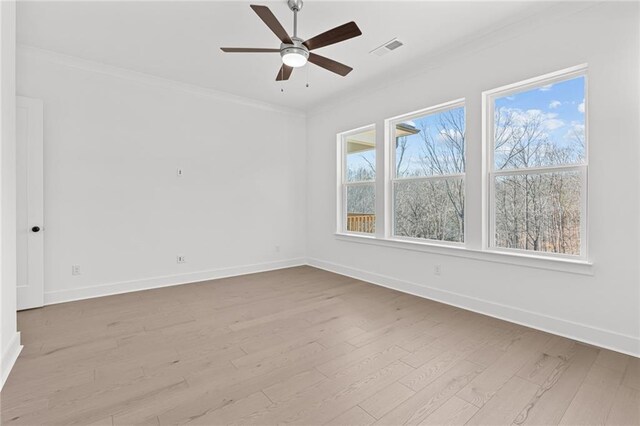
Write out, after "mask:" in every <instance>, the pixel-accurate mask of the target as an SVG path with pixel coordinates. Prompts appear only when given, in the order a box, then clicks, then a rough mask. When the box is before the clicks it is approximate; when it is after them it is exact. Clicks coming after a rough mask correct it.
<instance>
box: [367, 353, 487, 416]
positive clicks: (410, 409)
mask: <svg viewBox="0 0 640 426" xmlns="http://www.w3.org/2000/svg"><path fill="white" fill-rule="evenodd" d="M481 371H482V367H481V366H479V365H478V364H474V363H472V362H469V361H466V360H463V361H460V362H459V363H458V364H457V365H455V366H454V367H452V368H451V369H449V371H447V372H446V373H445V374H443V375H442V376H440V377H439V378H438V379H436V380H434V381H433V382H432V383H431V384H430V385H428V386H427V387H425V388H424V389H422V390H421V391H420V392H417V393H416V394H414V395H413V396H412V397H410V398H409V399H408V400H406V401H405V402H403V403H402V404H400V405H399V406H398V407H396V408H395V409H393V410H391V411H390V412H389V413H387V414H386V415H385V416H383V417H382V418H381V419H379V420H378V421H377V422H376V423H375V424H379V425H417V424H420V423H421V422H423V421H424V420H425V419H426V418H427V417H429V415H431V414H432V413H433V412H434V411H435V410H437V409H438V408H439V407H440V406H441V405H443V404H444V403H445V402H446V401H447V400H448V399H449V398H451V397H452V396H453V395H455V394H456V393H457V392H458V391H460V389H462V388H463V387H464V386H466V385H467V384H468V383H469V382H471V380H473V378H474V377H476V376H477V375H478V374H479V373H480V372H481Z"/></svg>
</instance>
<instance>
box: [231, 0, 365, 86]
mask: <svg viewBox="0 0 640 426" xmlns="http://www.w3.org/2000/svg"><path fill="white" fill-rule="evenodd" d="M287 5H288V6H289V9H291V11H292V12H293V37H289V34H288V33H287V31H286V30H285V29H284V28H283V27H282V25H281V24H280V22H279V21H278V19H277V18H276V17H275V15H274V14H273V13H272V12H271V10H269V8H268V7H266V6H259V5H251V9H253V11H254V12H255V13H256V14H257V15H258V17H260V19H262V21H263V22H264V23H265V24H266V25H267V27H269V29H270V30H271V31H272V32H273V33H274V34H275V35H276V37H278V38H279V39H280V41H281V44H280V49H269V48H245V47H221V48H220V49H221V50H222V51H223V52H226V53H276V52H279V53H280V57H281V58H282V67H281V68H280V70H279V71H278V75H277V76H276V81H281V80H288V79H289V77H290V76H291V72H292V71H293V69H294V68H299V67H303V66H305V65H306V64H307V62H311V63H312V64H315V65H317V66H319V67H321V68H324V69H326V70H328V71H331V72H334V73H336V74H338V75H341V76H343V77H344V76H346V75H347V74H349V73H350V72H351V71H352V70H353V68H351V67H348V66H346V65H344V64H341V63H340V62H336V61H334V60H333V59H329V58H325V57H324V56H320V55H317V54H315V53H311V52H310V51H311V50H314V49H319V48H321V47H325V46H329V45H332V44H335V43H340V42H341V41H345V40H348V39H350V38H353V37H358V36H359V35H361V34H362V32H361V31H360V28H358V26H357V25H356V23H355V22H348V23H346V24H344V25H340V26H339V27H336V28H334V29H332V30H329V31H325V32H324V33H322V34H318V35H317V36H315V37H312V38H310V39H308V40H306V41H305V40H303V39H301V38H299V37H298V12H299V11H300V10H301V9H302V5H303V3H302V0H288V1H287Z"/></svg>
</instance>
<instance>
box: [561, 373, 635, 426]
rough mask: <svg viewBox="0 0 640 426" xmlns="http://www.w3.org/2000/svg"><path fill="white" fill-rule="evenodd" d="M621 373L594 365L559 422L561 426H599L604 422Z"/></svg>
mask: <svg viewBox="0 0 640 426" xmlns="http://www.w3.org/2000/svg"><path fill="white" fill-rule="evenodd" d="M622 375H623V373H622V372H621V371H619V370H612V369H610V368H607V367H601V366H600V365H598V364H594V365H593V366H592V367H591V370H590V371H589V374H587V377H586V378H585V379H584V382H583V383H582V386H580V389H578V393H576V396H575V397H574V398H573V401H571V404H569V407H568V408H567V411H566V412H565V413H564V416H563V417H562V419H561V420H560V424H561V425H576V424H580V425H591V424H592V425H600V424H604V423H605V422H606V419H607V416H608V414H609V410H610V409H611V406H612V405H613V398H614V397H615V395H616V391H617V390H618V387H619V386H620V383H621V382H622Z"/></svg>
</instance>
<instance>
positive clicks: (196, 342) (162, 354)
mask: <svg viewBox="0 0 640 426" xmlns="http://www.w3.org/2000/svg"><path fill="white" fill-rule="evenodd" d="M18 320H19V329H20V331H21V332H22V339H23V343H24V344H25V348H24V350H23V352H22V354H21V355H20V358H19V359H18V362H17V364H16V366H15V368H14V370H13V372H12V373H11V375H10V377H9V380H8V382H7V384H6V386H5V388H4V390H3V391H2V394H1V395H0V397H1V404H2V424H6V425H10V424H29V425H36V424H93V425H112V424H114V425H121V424H122V425H124V424H176V423H189V424H209V425H216V424H230V423H233V424H259V425H272V424H281V423H293V424H299V425H320V424H327V423H328V424H336V425H368V424H384V425H401V424H422V425H427V424H469V425H472V424H487V425H499V424H508V425H512V424H515V425H520V424H535V425H551V424H572V425H578V424H580V425H582V424H605V423H607V424H615V425H638V424H640V411H639V410H640V408H639V407H640V360H639V359H637V358H632V357H629V356H626V355H622V354H619V353H616V352H611V351H608V350H604V349H599V348H596V347H593V346H588V345H585V344H581V343H577V342H575V341H572V340H569V339H565V338H561V337H556V336H553V335H551V334H547V333H543V332H539V331H535V330H532V329H529V328H526V327H522V326H518V325H514V324H511V323H508V322H504V321H500V320H496V319H493V318H489V317H485V316H482V315H478V314H474V313H471V312H467V311H464V310H461V309H457V308H453V307H450V306H447V305H443V304H439V303H436V302H432V301H428V300H424V299H420V298H418V297H415V296H410V295H407V294H403V293H399V292H395V291H392V290H388V289H385V288H381V287H378V286H375V285H371V284H366V283H363V282H360V281H357V280H354V279H350V278H347V277H343V276H339V275H335V274H331V273H329V272H325V271H321V270H318V269H314V268H311V267H299V268H291V269H286V270H280V271H273V272H267V273H261V274H255V275H248V276H244V277H236V278H229V279H223V280H218V281H210V282H204V283H198V284H190V285H184V286H177V287H169V288H164V289H158V290H150V291H143V292H137V293H129V294H125V295H118V296H111V297H104V298H100V299H92V300H85V301H80V302H72V303H66V304H61V305H53V306H48V307H45V308H43V309H37V310H32V311H26V312H21V313H19V316H18Z"/></svg>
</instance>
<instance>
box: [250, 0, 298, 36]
mask: <svg viewBox="0 0 640 426" xmlns="http://www.w3.org/2000/svg"><path fill="white" fill-rule="evenodd" d="M251 9H253V11H254V12H255V13H256V14H257V15H258V16H259V17H260V19H262V21H263V22H264V23H265V24H267V27H269V29H270V30H271V31H273V33H274V34H275V35H276V36H277V37H278V38H279V39H280V41H282V42H283V43H287V44H293V42H292V41H291V37H289V34H287V31H286V30H285V29H284V28H283V27H282V25H281V24H280V21H278V18H276V17H275V15H274V14H273V13H271V10H270V9H269V8H268V7H267V6H258V5H255V4H252V5H251Z"/></svg>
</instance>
